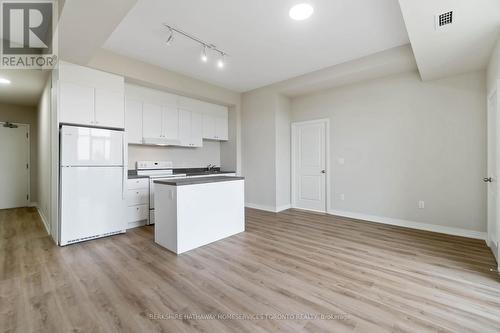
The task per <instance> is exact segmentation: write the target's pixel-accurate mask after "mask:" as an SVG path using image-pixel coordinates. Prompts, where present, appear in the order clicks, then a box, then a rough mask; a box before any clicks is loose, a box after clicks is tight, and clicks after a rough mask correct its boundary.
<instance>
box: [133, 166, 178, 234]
mask: <svg viewBox="0 0 500 333" xmlns="http://www.w3.org/2000/svg"><path fill="white" fill-rule="evenodd" d="M136 168H137V174H138V175H140V176H148V177H149V224H154V223H155V199H154V194H155V190H154V181H155V180H162V179H172V178H185V177H186V176H187V175H186V174H185V173H180V174H179V173H176V174H174V170H173V163H172V162H168V161H137V165H136Z"/></svg>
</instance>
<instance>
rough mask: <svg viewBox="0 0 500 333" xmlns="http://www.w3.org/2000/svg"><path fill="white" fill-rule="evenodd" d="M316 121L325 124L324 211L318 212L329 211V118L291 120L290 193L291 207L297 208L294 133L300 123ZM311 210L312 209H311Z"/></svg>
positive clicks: (330, 189)
mask: <svg viewBox="0 0 500 333" xmlns="http://www.w3.org/2000/svg"><path fill="white" fill-rule="evenodd" d="M318 123H323V124H325V170H326V177H325V182H326V184H325V192H326V193H325V203H326V205H325V211H317V212H320V213H328V212H329V211H331V209H332V208H331V202H330V201H331V199H330V198H331V192H332V188H331V176H330V174H331V167H330V164H331V163H330V119H329V118H320V119H314V120H306V121H297V122H292V130H291V139H290V141H291V155H290V156H291V158H290V162H291V166H290V167H291V173H290V174H291V178H292V179H291V182H290V184H291V195H292V198H291V199H292V200H291V203H292V208H297V204H296V202H295V194H296V191H297V184H296V183H295V180H296V175H295V173H296V170H295V159H296V157H297V156H296V154H295V148H297V147H296V144H295V140H294V139H295V135H296V133H297V127H298V126H300V125H307V124H318ZM311 211H313V210H311Z"/></svg>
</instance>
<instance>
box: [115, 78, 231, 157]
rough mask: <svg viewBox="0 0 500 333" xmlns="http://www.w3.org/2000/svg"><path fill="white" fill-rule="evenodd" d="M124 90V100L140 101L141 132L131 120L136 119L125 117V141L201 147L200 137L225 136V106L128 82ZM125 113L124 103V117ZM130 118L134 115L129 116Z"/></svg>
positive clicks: (201, 140)
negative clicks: (140, 137)
mask: <svg viewBox="0 0 500 333" xmlns="http://www.w3.org/2000/svg"><path fill="white" fill-rule="evenodd" d="M125 90H126V96H127V101H128V100H129V99H131V100H134V101H138V102H139V101H140V103H141V105H142V134H141V133H139V131H138V130H137V129H136V128H134V126H137V125H134V124H133V123H132V122H137V123H138V121H137V120H131V121H130V122H129V120H127V126H126V131H127V132H130V133H129V134H128V137H129V138H130V139H129V143H143V144H161V145H169V146H182V147H202V146H203V139H208V140H216V141H224V140H228V109H227V107H225V106H221V105H216V104H212V103H207V102H203V101H199V100H196V99H192V98H187V97H182V96H177V95H174V94H170V93H167V92H163V91H160V90H155V89H151V88H146V87H141V86H136V85H132V84H127V85H126V86H125ZM127 103H128V102H127ZM134 108H137V109H138V108H139V106H138V105H136V106H135V107H134ZM131 112H133V111H131ZM138 112H139V111H136V112H135V114H137V113H138ZM128 113H129V110H128V106H127V117H128ZM131 119H136V117H134V116H131ZM139 135H142V139H139Z"/></svg>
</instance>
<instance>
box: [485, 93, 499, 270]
mask: <svg viewBox="0 0 500 333" xmlns="http://www.w3.org/2000/svg"><path fill="white" fill-rule="evenodd" d="M498 108H499V107H498V94H497V92H495V93H493V94H492V95H491V96H490V98H489V99H488V176H487V177H486V178H485V179H484V181H485V182H486V183H487V184H488V244H489V246H490V247H491V249H492V251H493V253H494V254H495V256H496V257H497V262H498V259H499V258H498V255H499V249H498V239H499V237H498V233H499V231H500V230H499V229H500V228H499V227H498V210H499V208H500V204H499V196H498V186H499V183H498V175H499V171H498V167H499V166H500V165H499V163H498V156H499V151H498V150H499V148H500V145H499V144H498V142H499V132H498V121H499V120H500V119H499V117H498Z"/></svg>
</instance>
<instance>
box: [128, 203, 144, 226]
mask: <svg viewBox="0 0 500 333" xmlns="http://www.w3.org/2000/svg"><path fill="white" fill-rule="evenodd" d="M148 215H149V206H148V205H139V206H132V207H127V222H136V221H142V220H147V219H148Z"/></svg>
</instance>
